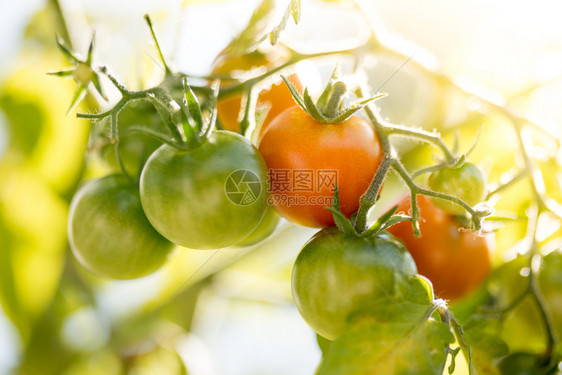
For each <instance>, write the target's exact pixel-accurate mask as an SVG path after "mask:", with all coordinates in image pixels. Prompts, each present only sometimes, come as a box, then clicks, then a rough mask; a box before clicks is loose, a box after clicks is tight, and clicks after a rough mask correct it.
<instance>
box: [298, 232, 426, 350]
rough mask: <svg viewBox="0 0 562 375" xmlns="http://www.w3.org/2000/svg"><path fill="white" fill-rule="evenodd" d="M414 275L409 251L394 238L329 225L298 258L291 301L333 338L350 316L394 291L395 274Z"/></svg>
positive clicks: (309, 321) (315, 326)
mask: <svg viewBox="0 0 562 375" xmlns="http://www.w3.org/2000/svg"><path fill="white" fill-rule="evenodd" d="M416 273H417V270H416V264H415V263H414V260H413V259H412V257H411V255H410V254H409V253H408V251H407V250H406V248H404V246H403V245H402V244H401V243H400V242H399V241H397V240H395V239H393V238H391V237H390V236H386V237H376V238H360V237H353V236H348V235H345V234H343V233H341V232H339V231H338V230H336V229H335V228H333V227H331V228H326V229H323V230H321V231H320V232H318V233H317V234H316V235H315V236H314V237H313V238H312V239H311V240H310V241H309V242H308V243H306V244H305V245H304V247H303V248H302V250H301V251H300V253H299V255H298V257H297V259H296V261H295V264H294V266H293V274H292V291H293V299H294V301H295V305H296V306H297V309H298V310H299V312H300V314H301V316H302V317H303V319H304V320H305V321H306V322H307V324H308V325H309V326H310V327H311V328H312V329H313V330H314V331H316V332H317V333H318V334H320V335H321V336H323V337H324V338H326V339H328V340H334V339H336V338H337V337H338V336H339V335H341V334H342V333H343V332H345V331H346V329H347V328H348V326H349V319H350V317H351V315H352V314H354V313H358V312H360V311H365V309H366V307H367V306H369V305H370V304H372V303H373V302H375V300H376V299H377V297H382V296H386V295H387V294H392V293H393V288H394V283H395V278H396V277H397V275H403V276H405V277H410V276H414V275H416Z"/></svg>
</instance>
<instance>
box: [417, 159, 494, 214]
mask: <svg viewBox="0 0 562 375" xmlns="http://www.w3.org/2000/svg"><path fill="white" fill-rule="evenodd" d="M427 184H428V186H429V188H430V189H431V190H434V191H437V192H439V193H447V194H450V195H453V196H455V197H457V198H460V199H462V200H463V201H465V202H466V203H468V204H469V205H470V206H474V205H476V204H477V203H480V202H481V201H482V200H483V199H484V197H485V195H486V175H485V174H484V172H483V171H482V170H481V169H480V167H478V165H476V164H473V163H470V162H465V163H463V164H462V165H460V166H453V167H449V168H442V169H439V170H437V171H434V172H432V173H430V174H429V176H428V178H427ZM432 201H433V204H434V205H435V206H437V207H439V208H441V209H443V210H445V211H447V212H450V213H452V214H462V213H464V212H465V210H464V208H463V207H461V206H459V205H457V204H455V203H453V202H450V201H446V200H443V199H439V198H433V199H432Z"/></svg>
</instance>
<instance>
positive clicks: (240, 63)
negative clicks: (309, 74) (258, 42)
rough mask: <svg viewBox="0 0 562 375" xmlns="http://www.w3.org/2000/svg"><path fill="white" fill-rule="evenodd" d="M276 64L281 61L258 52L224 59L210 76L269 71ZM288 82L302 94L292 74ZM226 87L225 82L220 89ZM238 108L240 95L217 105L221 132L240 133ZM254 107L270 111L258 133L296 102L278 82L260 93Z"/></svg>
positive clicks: (240, 103)
mask: <svg viewBox="0 0 562 375" xmlns="http://www.w3.org/2000/svg"><path fill="white" fill-rule="evenodd" d="M275 60H281V58H272V57H270V56H268V55H267V54H264V53H261V52H258V51H255V52H253V53H250V54H247V55H242V56H235V57H231V56H225V57H223V58H221V59H220V60H219V61H218V62H217V63H216V64H215V66H214V67H213V70H212V72H211V73H212V74H217V75H221V74H231V73H232V72H233V71H249V70H251V69H257V68H260V67H265V68H266V69H272V68H274V67H275V65H276V64H275ZM287 78H288V79H289V81H291V83H292V84H293V85H294V86H295V88H296V89H297V90H299V91H302V83H301V81H300V79H299V78H298V76H297V75H296V74H291V75H289V76H288V77H287ZM228 86H229V83H228V82H227V81H225V83H224V84H222V85H221V87H222V88H224V87H228ZM241 105H242V95H241V94H236V95H232V96H229V97H226V98H224V99H222V100H220V101H219V102H218V103H217V116H218V119H219V122H220V124H221V125H222V127H223V128H224V129H226V130H230V131H233V132H235V133H238V132H240V124H239V116H240V109H241ZM257 105H258V107H259V106H260V105H267V106H268V107H269V110H268V112H267V115H266V116H265V119H264V120H263V124H262V125H261V132H263V130H264V129H265V128H266V127H267V125H268V124H269V123H270V122H271V121H272V120H273V119H274V118H275V117H276V116H277V115H279V114H280V113H281V112H283V111H284V110H286V109H287V108H289V107H292V106H294V105H295V101H294V99H293V97H292V95H291V92H290V91H289V88H288V87H287V85H285V82H283V81H282V80H281V79H280V78H279V79H278V80H277V81H276V82H274V83H272V84H271V86H269V87H267V88H264V89H262V90H261V91H260V93H259V95H258V102H257Z"/></svg>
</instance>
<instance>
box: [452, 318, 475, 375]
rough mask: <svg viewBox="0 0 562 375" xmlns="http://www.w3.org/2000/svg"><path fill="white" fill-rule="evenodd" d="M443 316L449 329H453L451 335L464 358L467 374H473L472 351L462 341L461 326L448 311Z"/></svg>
mask: <svg viewBox="0 0 562 375" xmlns="http://www.w3.org/2000/svg"><path fill="white" fill-rule="evenodd" d="M445 315H446V316H447V320H448V321H449V323H450V327H451V328H452V329H453V334H454V335H455V338H456V339H457V343H458V344H459V347H460V348H461V350H462V353H463V355H464V358H465V359H466V363H467V364H468V373H469V375H472V374H475V373H476V369H475V368H474V364H473V363H472V349H471V348H470V346H469V345H468V344H467V343H466V342H465V341H464V338H463V331H462V326H461V325H460V324H459V322H458V321H457V319H456V318H455V316H454V315H453V313H451V312H450V311H449V310H446V311H445Z"/></svg>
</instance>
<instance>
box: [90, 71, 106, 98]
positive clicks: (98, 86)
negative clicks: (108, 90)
mask: <svg viewBox="0 0 562 375" xmlns="http://www.w3.org/2000/svg"><path fill="white" fill-rule="evenodd" d="M92 84H93V85H94V87H95V88H96V91H97V92H98V93H99V94H100V96H101V97H102V98H103V99H104V100H105V101H107V96H105V93H104V92H103V90H102V88H101V84H100V80H99V78H98V75H97V73H94V78H92Z"/></svg>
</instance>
